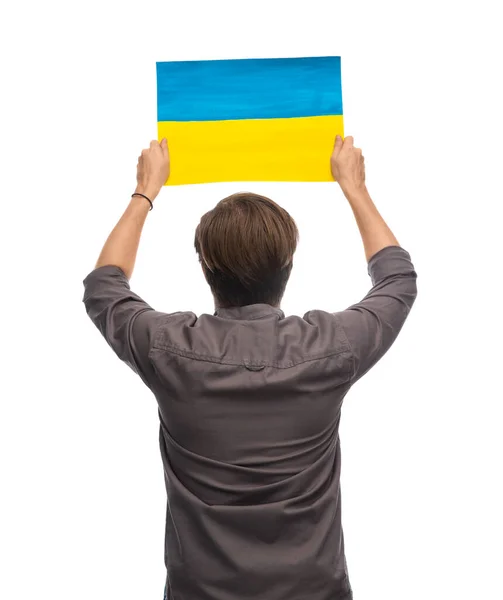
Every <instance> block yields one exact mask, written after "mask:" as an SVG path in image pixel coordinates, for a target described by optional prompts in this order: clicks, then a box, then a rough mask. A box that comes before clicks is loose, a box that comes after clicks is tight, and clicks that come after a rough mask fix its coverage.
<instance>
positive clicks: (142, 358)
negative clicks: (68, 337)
mask: <svg viewBox="0 0 503 600" xmlns="http://www.w3.org/2000/svg"><path fill="white" fill-rule="evenodd" d="M83 283H84V298H83V302H84V304H85V307H86V312H87V314H88V315H89V317H90V319H91V321H92V322H93V323H94V324H95V325H96V327H97V328H98V329H99V331H100V332H101V334H102V335H103V337H104V338H105V339H106V341H107V342H108V344H109V346H110V347H111V348H112V350H113V351H114V352H115V353H116V354H117V356H118V357H119V358H120V359H121V360H122V361H124V362H125V363H126V364H127V365H128V366H129V367H131V369H132V370H133V371H134V372H135V373H136V374H138V375H139V376H140V377H141V379H142V380H143V382H144V383H145V384H146V385H147V386H148V387H150V383H151V381H152V378H153V377H154V376H155V373H154V370H153V367H152V365H151V363H150V361H149V358H148V354H149V351H150V348H151V343H152V341H153V337H154V335H155V333H156V330H157V329H158V327H159V325H160V324H161V322H162V321H163V320H164V319H165V317H166V315H165V314H164V313H160V312H157V311H155V310H154V309H153V308H152V307H151V306H150V305H149V304H147V303H146V302H145V301H144V300H143V299H142V298H140V297H139V296H138V295H137V294H135V293H134V292H132V291H131V289H130V287H129V281H128V278H127V277H126V275H125V273H124V272H123V271H122V269H121V268H120V267H116V266H113V265H106V266H103V267H99V268H97V269H95V270H94V271H92V272H91V273H89V275H88V276H87V277H86V278H85V279H84V281H83Z"/></svg>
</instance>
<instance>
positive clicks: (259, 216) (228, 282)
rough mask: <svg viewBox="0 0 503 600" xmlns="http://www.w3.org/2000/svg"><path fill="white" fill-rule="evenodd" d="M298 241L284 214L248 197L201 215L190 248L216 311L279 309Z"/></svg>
mask: <svg viewBox="0 0 503 600" xmlns="http://www.w3.org/2000/svg"><path fill="white" fill-rule="evenodd" d="M298 237H299V234H298V230H297V226H296V225H295V221H294V220H293V219H292V217H291V216H290V215H289V214H288V213H287V211H286V210H284V209H283V208H281V207H280V206H278V205H277V204H276V203H275V202H273V201H272V200H270V199H269V198H266V197H265V196H259V195H258V194H252V193H251V192H243V193H239V194H233V195H232V196H229V197H227V198H224V199H223V200H221V201H220V202H219V203H218V204H217V205H216V206H215V208H214V209H213V210H210V211H209V212H207V213H206V214H205V215H203V217H202V218H201V221H200V223H199V225H198V226H197V229H196V235H195V240H194V244H195V248H196V252H197V254H198V255H199V261H200V263H201V266H202V268H203V272H204V276H205V277H206V281H207V282H208V284H209V285H210V288H211V291H212V292H213V296H214V298H215V304H216V306H217V307H219V308H229V307H232V306H246V305H248V304H270V305H272V306H279V304H280V302H281V298H282V296H283V293H284V291H285V287H286V284H287V282H288V278H289V277H290V272H291V270H292V265H293V255H294V252H295V249H296V247H297V242H298Z"/></svg>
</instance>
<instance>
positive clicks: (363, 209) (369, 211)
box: [342, 187, 400, 262]
mask: <svg viewBox="0 0 503 600" xmlns="http://www.w3.org/2000/svg"><path fill="white" fill-rule="evenodd" d="M342 191H343V192H344V195H345V196H346V198H347V200H348V202H349V204H350V206H351V209H352V211H353V214H354V216H355V219H356V223H357V225H358V229H359V230H360V235H361V237H362V241H363V247H364V250H365V256H366V259H367V262H368V261H369V260H370V259H371V258H372V256H374V254H376V253H377V252H379V250H382V249H383V248H386V246H399V245H400V244H399V243H398V240H397V239H396V237H395V236H394V235H393V233H392V231H391V229H390V228H389V227H388V226H387V225H386V222H385V221H384V219H383V218H382V216H381V215H380V213H379V211H378V210H377V208H376V206H375V204H374V202H373V201H372V198H371V197H370V194H369V193H368V190H367V188H366V187H361V188H356V187H346V188H344V187H343V188H342Z"/></svg>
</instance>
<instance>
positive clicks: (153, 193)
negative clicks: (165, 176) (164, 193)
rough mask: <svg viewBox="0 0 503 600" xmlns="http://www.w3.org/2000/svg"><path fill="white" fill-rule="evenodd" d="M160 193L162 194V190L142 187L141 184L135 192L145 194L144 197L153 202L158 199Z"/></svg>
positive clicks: (146, 186)
mask: <svg viewBox="0 0 503 600" xmlns="http://www.w3.org/2000/svg"><path fill="white" fill-rule="evenodd" d="M159 192H160V190H158V189H156V188H154V187H149V186H148V185H140V184H138V185H137V186H136V189H135V191H134V193H135V194H143V195H144V196H147V198H150V200H151V201H152V202H153V201H154V200H155V199H156V198H157V196H158V194H159ZM136 197H137V196H136ZM145 202H146V201H145Z"/></svg>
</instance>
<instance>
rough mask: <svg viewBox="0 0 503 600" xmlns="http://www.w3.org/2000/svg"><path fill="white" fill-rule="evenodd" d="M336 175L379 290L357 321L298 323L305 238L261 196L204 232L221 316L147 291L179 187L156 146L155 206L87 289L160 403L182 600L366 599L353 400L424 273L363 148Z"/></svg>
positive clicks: (124, 222) (94, 315) (118, 241)
mask: <svg viewBox="0 0 503 600" xmlns="http://www.w3.org/2000/svg"><path fill="white" fill-rule="evenodd" d="M327 160H328V157H327ZM331 168H332V174H333V177H334V179H335V180H336V181H337V182H338V183H339V185H340V187H341V188H342V191H343V193H344V195H345V196H346V198H347V200H348V202H349V203H350V205H351V208H352V210H353V213H354V215H355V218H356V222H357V224H358V228H359V230H360V233H361V236H362V240H363V246H364V250H365V254H366V259H367V261H368V273H369V275H370V277H371V280H372V285H373V287H372V289H371V290H370V291H369V293H368V294H367V295H366V297H365V298H364V299H363V300H362V301H361V302H358V303H357V304H355V305H353V306H351V307H350V308H348V309H347V310H343V311H340V312H335V313H330V312H325V311H322V310H313V311H311V312H308V313H307V314H306V315H304V317H303V318H301V317H297V316H289V317H285V315H284V314H283V312H282V311H281V309H280V302H281V298H282V295H283V292H284V290H285V286H286V283H287V281H288V277H289V275H290V271H291V268H292V261H293V255H294V252H295V248H296V244H297V235H298V234H297V228H296V225H295V223H294V221H293V219H292V218H291V217H290V215H289V214H288V213H287V212H286V211H285V210H283V209H282V208H281V207H279V206H278V205H277V204H275V203H274V202H272V201H271V200H269V199H267V198H265V197H263V196H257V195H255V194H251V193H248V194H235V195H233V196H230V197H229V198H226V199H224V200H222V201H221V202H220V203H218V204H217V206H216V207H215V208H214V209H213V210H212V211H210V212H209V213H207V214H205V215H204V216H203V217H202V219H201V222H200V224H199V225H198V227H197V230H196V235H195V248H196V251H197V254H198V255H199V260H200V262H201V267H202V270H203V273H204V276H205V277H206V280H207V282H208V283H209V285H210V287H211V290H212V293H213V296H214V298H215V313H214V314H213V315H210V314H204V315H201V316H200V317H199V318H198V317H197V316H196V315H195V314H193V313H191V312H178V313H174V314H165V313H162V312H158V311H155V310H154V309H153V308H151V307H150V306H149V305H148V304H147V303H146V302H145V301H143V300H142V299H141V298H140V297H139V296H137V295H136V294H134V293H133V292H132V291H131V290H130V287H129V279H130V278H131V275H132V273H133V267H134V263H135V257H136V252H137V249H138V244H139V240H140V234H141V231H142V227H143V224H144V222H145V219H146V216H147V213H148V211H149V210H150V209H151V204H150V203H151V202H153V201H154V199H155V197H156V196H157V195H158V193H159V192H160V190H161V188H162V186H163V184H164V183H165V182H166V180H167V178H168V177H169V152H168V147H167V142H166V140H162V142H161V143H158V142H157V141H153V142H152V143H151V144H150V148H149V149H146V150H143V152H142V155H141V156H140V158H139V162H138V169H137V182H138V186H137V189H136V194H139V195H134V196H133V197H132V199H131V202H130V204H129V206H128V208H127V209H126V211H125V213H124V214H123V216H122V218H121V219H120V221H119V223H118V224H117V226H116V227H115V228H114V230H113V231H112V233H111V234H110V236H109V238H108V240H107V242H106V244H105V246H104V248H103V250H102V252H101V255H100V257H99V260H98V262H97V264H96V268H95V270H94V271H92V272H91V273H90V274H89V275H88V276H87V277H86V279H85V280H84V285H85V295H84V302H85V306H86V310H87V312H88V314H89V316H90V318H91V319H92V320H93V322H94V323H95V325H96V326H97V327H98V329H99V330H100V331H101V333H102V334H103V336H104V337H105V339H106V340H107V342H108V343H109V344H110V346H111V347H112V348H113V350H114V351H115V352H116V353H117V355H118V356H119V358H120V359H122V360H123V361H124V362H125V363H127V364H128V365H129V366H130V367H131V368H132V369H133V370H134V371H135V372H136V373H137V374H138V375H139V376H140V377H141V378H142V380H143V382H144V383H145V384H146V385H147V386H148V388H149V389H150V390H151V391H152V392H153V393H154V395H155V397H156V399H157V402H158V407H159V419H160V432H159V441H160V449H161V455H162V460H163V464H164V473H165V483H166V490H167V496H168V503H167V515H166V532H165V535H166V537H165V556H164V558H165V564H166V569H167V578H166V587H165V598H167V599H176V600H243V599H245V598H249V599H257V600H259V599H260V600H336V599H338V600H348V599H351V598H352V597H353V596H352V590H351V585H350V582H349V578H348V570H347V566H346V560H345V556H344V537H343V531H342V527H341V502H340V485H339V475H340V467H341V465H340V443H339V435H338V428H339V420H340V415H341V405H342V401H343V398H344V396H345V395H346V393H347V392H348V390H349V389H350V387H351V386H352V385H353V384H354V383H355V382H356V381H357V380H358V379H359V378H360V377H362V375H364V374H365V373H366V372H367V371H368V370H369V369H370V368H371V367H372V366H373V365H375V364H376V362H377V361H378V360H379V359H380V358H381V357H382V356H383V355H384V354H385V353H386V351H387V350H388V349H389V348H390V346H391V345H392V344H393V342H394V340H395V339H396V337H397V335H398V334H399V332H400V330H401V328H402V326H403V324H404V322H405V319H406V318H407V315H408V314H409V311H410V309H411V307H412V305H413V303H414V300H415V298H416V273H415V271H414V266H413V264H412V263H411V260H410V256H409V254H408V253H407V252H406V251H405V250H404V249H402V248H401V247H400V246H399V244H398V241H397V240H396V238H395V236H394V235H393V233H392V232H391V231H390V229H389V228H388V227H387V225H386V223H385V222H384V220H383V219H382V217H381V215H380V214H379V212H378V210H377V209H376V207H375V205H374V204H373V202H372V200H371V198H370V196H369V193H368V191H367V188H366V184H365V166H364V159H363V156H362V152H361V150H360V149H358V148H355V147H354V145H353V138H352V137H346V138H345V139H344V141H343V140H342V139H341V138H340V137H339V136H338V137H337V139H336V142H335V146H334V150H333V154H332V157H331Z"/></svg>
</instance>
